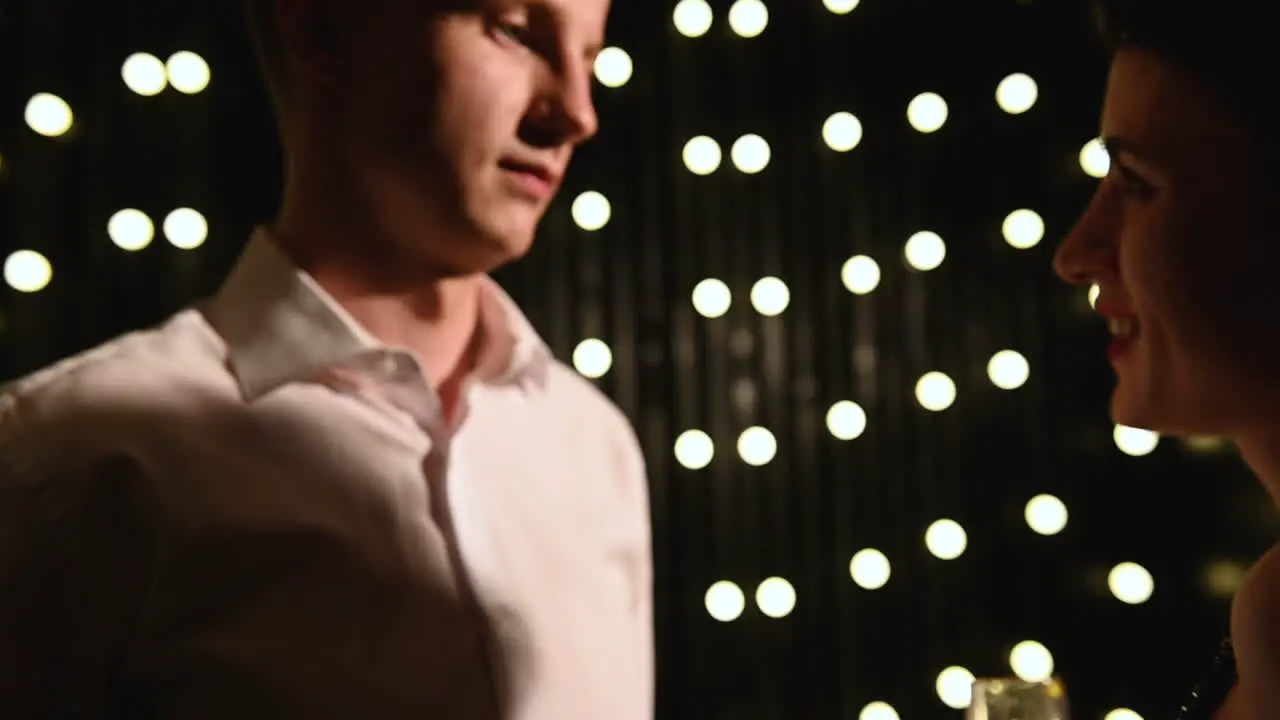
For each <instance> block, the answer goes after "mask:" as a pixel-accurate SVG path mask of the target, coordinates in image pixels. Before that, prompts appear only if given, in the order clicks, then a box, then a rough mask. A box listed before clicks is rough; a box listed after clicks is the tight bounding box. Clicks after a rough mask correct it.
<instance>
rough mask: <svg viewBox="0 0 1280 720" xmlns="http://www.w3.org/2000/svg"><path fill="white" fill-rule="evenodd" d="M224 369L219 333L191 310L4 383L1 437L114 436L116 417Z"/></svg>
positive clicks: (155, 408)
mask: <svg viewBox="0 0 1280 720" xmlns="http://www.w3.org/2000/svg"><path fill="white" fill-rule="evenodd" d="M220 374H221V375H226V373H225V371H222V370H221V359H220V350H219V347H218V341H217V339H216V336H215V335H213V334H211V333H210V332H208V330H207V325H205V324H204V320H203V317H202V316H201V315H200V314H199V312H198V311H196V310H194V309H191V310H184V311H182V312H180V313H178V314H176V315H174V316H173V317H171V318H169V319H168V320H166V321H165V322H164V323H162V324H160V325H158V326H155V327H153V328H148V329H145V330H138V331H134V332H130V333H127V334H125V335H121V336H119V337H116V338H114V339H111V340H108V341H107V342H105V343H102V344H101V345H98V346H97V347H94V348H91V349H89V350H85V351H84V352H81V353H78V354H76V355H74V356H71V357H68V358H65V359H63V360H60V361H58V362H56V363H53V364H51V365H49V366H46V367H44V368H41V369H39V370H36V371H34V372H32V373H30V374H28V375H25V376H23V377H20V378H18V379H16V380H12V381H10V382H8V383H6V384H4V385H3V386H0V443H5V442H7V443H14V442H22V441H23V439H24V438H25V439H30V438H32V437H33V436H35V435H39V434H42V433H45V432H47V431H49V430H57V431H58V433H59V434H62V435H66V436H68V437H73V436H76V435H78V434H80V432H79V430H80V428H82V427H83V428H93V429H94V431H95V432H101V433H102V434H107V435H109V434H110V431H109V429H110V428H111V427H112V426H113V425H112V421H115V420H119V419H124V418H128V417H130V416H136V415H137V414H139V413H146V412H148V411H152V412H161V411H162V410H163V409H164V408H167V407H171V406H173V405H174V403H175V402H178V401H180V400H181V398H182V397H184V394H186V395H189V393H184V391H189V390H191V389H193V388H196V387H199V386H201V385H202V384H203V385H206V386H207V385H209V384H211V382H217V381H218V380H219V375H220ZM19 436H22V437H21V438H20V437H19Z"/></svg>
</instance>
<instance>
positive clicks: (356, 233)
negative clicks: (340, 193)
mask: <svg viewBox="0 0 1280 720" xmlns="http://www.w3.org/2000/svg"><path fill="white" fill-rule="evenodd" d="M318 190H319V188H315V187H314V186H313V187H311V188H299V187H296V186H295V187H293V188H291V192H288V193H287V194H286V201H285V204H284V207H283V208H282V210H281V213H280V216H279V218H278V219H277V221H276V224H275V226H274V228H273V234H274V236H275V239H276V241H277V242H278V243H279V244H280V246H281V249H282V250H284V252H285V253H286V254H288V255H289V256H290V258H291V259H292V260H293V262H294V263H295V264H297V266H298V267H299V268H300V269H302V270H304V271H306V272H307V273H308V274H309V275H311V276H312V277H313V278H314V279H315V280H316V282H317V283H318V284H319V285H320V286H321V287H322V288H324V289H325V291H326V292H328V293H329V294H330V295H332V296H333V298H334V299H335V300H336V301H337V302H338V303H339V304H340V305H341V306H342V307H343V309H345V310H346V311H347V312H348V313H349V314H350V315H351V316H352V317H353V318H354V319H355V320H356V322H359V323H360V324H361V325H362V326H363V327H364V328H365V329H366V330H368V331H369V333H370V334H371V335H373V336H374V337H376V338H377V339H378V340H380V341H381V342H383V343H385V344H386V345H388V346H392V347H397V348H404V349H407V350H411V351H413V352H414V353H415V354H416V355H417V356H418V358H419V360H420V361H421V362H422V364H423V371H424V373H425V374H426V376H427V380H428V381H429V382H430V383H431V385H432V387H434V388H436V389H437V390H440V389H441V388H442V387H444V388H447V387H448V386H450V385H451V384H452V383H454V382H455V381H456V379H457V378H459V377H462V376H465V375H466V374H468V373H469V372H470V371H471V370H472V369H473V365H474V362H475V353H474V352H472V350H473V349H474V347H473V346H474V344H475V342H474V341H475V339H476V337H477V332H478V331H479V321H480V295H481V292H483V285H482V283H483V281H484V276H483V275H479V274H477V275H463V276H456V275H444V274H438V273H430V272H428V271H427V270H426V269H417V268H415V270H414V272H415V276H414V277H413V278H412V279H406V278H405V277H404V276H403V270H404V268H405V267H406V264H405V263H398V262H397V261H396V257H395V252H394V251H393V250H387V251H386V252H383V253H381V254H379V253H378V252H377V250H376V248H384V249H385V248H392V247H393V243H391V242H389V241H387V240H385V239H381V238H380V237H379V235H380V234H381V231H380V230H378V229H376V228H373V227H371V223H368V222H362V221H361V220H360V219H359V217H358V216H356V215H355V214H354V213H350V212H344V209H343V208H344V205H343V203H340V202H329V201H328V199H327V198H326V196H325V195H324V194H323V193H319V192H317V191H318ZM348 210H349V209H348ZM417 274H420V275H421V279H419V278H418V277H417Z"/></svg>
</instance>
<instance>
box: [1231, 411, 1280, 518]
mask: <svg viewBox="0 0 1280 720" xmlns="http://www.w3.org/2000/svg"><path fill="white" fill-rule="evenodd" d="M1232 439H1233V440H1234V442H1235V444H1236V448H1237V449H1239V451H1240V457H1241V458H1242V459H1243V460H1244V462H1245V464H1246V465H1248V466H1249V469H1250V470H1252V471H1253V474H1254V475H1256V476H1257V477H1258V480H1259V481H1261V482H1262V487H1263V488H1265V489H1266V491H1267V494H1268V495H1270V496H1271V502H1272V503H1274V504H1276V505H1280V428H1267V429H1260V430H1257V431H1255V432H1250V433H1244V434H1241V435H1240V436H1238V437H1235V438H1232Z"/></svg>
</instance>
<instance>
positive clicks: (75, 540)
mask: <svg viewBox="0 0 1280 720" xmlns="http://www.w3.org/2000/svg"><path fill="white" fill-rule="evenodd" d="M37 436H44V437H39V438H38V439H37ZM47 436H48V433H44V432H38V433H37V432H32V431H31V430H30V428H28V427H26V426H25V425H24V422H23V419H22V418H21V417H19V414H18V413H17V412H16V410H15V402H14V401H13V399H12V398H11V397H5V396H2V395H0V717H2V718H6V720H30V719H33V718H45V717H61V716H63V715H67V714H72V715H74V716H76V717H82V718H98V717H103V716H105V715H106V713H107V709H108V707H109V706H110V702H111V698H110V696H111V693H112V685H113V682H114V678H115V673H114V670H115V669H116V668H117V667H118V662H119V661H120V660H121V658H122V657H123V654H124V652H125V651H126V646H127V637H128V629H129V624H130V620H131V616H132V614H133V613H134V612H135V610H136V608H137V607H138V606H139V604H140V603H139V600H140V599H141V597H142V595H143V592H144V591H145V588H146V584H147V578H148V577H149V575H150V565H149V563H148V562H146V560H145V559H146V558H147V553H146V552H145V551H144V550H143V549H144V548H145V547H146V544H147V541H146V540H144V538H145V537H146V536H148V535H149V532H148V530H147V527H146V524H145V522H143V518H142V517H141V516H139V515H138V514H137V513H136V512H135V511H134V509H133V504H132V503H131V502H129V495H128V494H127V493H125V492H123V491H124V490H125V489H126V487H127V486H129V485H131V484H132V483H133V481H134V480H135V479H136V478H137V477H138V475H137V472H136V470H137V468H136V467H133V466H132V465H131V464H130V463H127V462H123V461H111V462H104V463H100V464H98V463H95V464H94V465H92V466H91V465H83V466H80V467H82V468H83V469H82V470H80V471H70V470H58V471H54V470H52V469H51V468H50V467H48V466H49V465H51V464H52V463H45V462H43V461H42V455H46V453H44V452H42V450H43V449H45V448H48V447H56V445H57V443H56V442H49V441H48V437H47ZM64 457H65V454H64ZM59 464H61V463H59ZM77 465H78V463H75V462H71V463H69V464H68V467H69V468H74V467H77Z"/></svg>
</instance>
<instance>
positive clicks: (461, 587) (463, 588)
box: [379, 357, 504, 705]
mask: <svg viewBox="0 0 1280 720" xmlns="http://www.w3.org/2000/svg"><path fill="white" fill-rule="evenodd" d="M406 364H408V365H412V364H413V363H412V360H411V359H410V358H406V357H402V358H399V359H398V361H391V360H385V361H384V363H383V368H382V369H383V370H388V371H390V372H388V373H387V374H386V376H385V380H384V382H383V383H381V384H380V388H379V395H380V396H381V399H382V400H383V401H384V402H386V403H387V404H389V405H391V406H393V407H395V408H396V409H397V410H399V411H400V412H403V413H404V414H405V415H407V416H408V417H409V418H410V419H411V420H412V421H413V423H414V424H415V425H416V426H417V428H418V429H419V430H420V431H421V432H423V433H425V434H426V435H427V438H428V440H429V441H430V450H429V451H428V453H427V456H426V458H425V459H424V460H423V466H422V472H423V478H424V481H425V483H426V488H427V497H428V498H429V503H430V508H429V511H430V517H431V521H432V522H433V523H435V525H436V527H437V529H439V531H440V535H441V537H442V538H444V542H445V551H446V554H447V556H448V559H449V567H450V570H451V572H452V573H453V576H454V581H455V585H456V587H457V589H458V595H459V599H460V601H461V602H462V603H463V604H464V605H465V607H466V608H467V610H468V612H470V613H472V615H473V617H474V620H475V622H476V627H478V628H479V629H480V632H481V640H482V641H483V643H484V646H485V647H486V649H488V650H489V652H486V653H485V654H484V656H485V672H486V674H487V677H486V681H487V682H488V683H489V685H490V687H491V688H492V690H493V693H494V698H495V701H496V702H497V703H499V705H501V704H502V703H503V701H504V698H503V697H502V684H501V682H500V678H499V677H498V674H497V670H496V664H495V662H494V659H493V657H492V647H493V642H494V635H493V630H492V627H491V625H490V618H489V617H488V614H487V613H486V611H485V606H484V603H483V602H482V601H481V598H480V596H479V594H478V592H477V589H476V588H477V578H476V572H475V567H476V561H477V560H479V559H482V558H477V557H476V554H477V553H480V554H483V551H482V549H481V548H477V547H476V546H477V545H478V544H479V538H478V537H474V535H473V533H474V532H476V531H478V528H474V527H467V528H460V527H459V519H460V517H465V515H466V512H465V510H466V508H467V507H468V504H467V503H463V502H460V501H459V498H458V497H457V495H456V494H455V492H454V490H455V487H456V485H455V481H456V480H457V479H458V474H459V473H458V470H459V467H460V466H459V464H458V463H457V462H455V458H454V455H453V450H454V447H455V442H454V440H455V435H456V429H455V428H450V427H447V426H446V424H445V423H444V422H443V415H442V413H441V412H440V404H439V401H438V399H437V398H436V395H435V393H434V392H432V391H431V389H430V388H429V387H428V386H427V384H426V382H425V380H424V379H423V377H422V374H421V373H420V372H419V371H417V369H416V366H413V367H407V365H406ZM470 395H471V391H470V388H468V389H467V390H466V391H464V392H463V402H464V405H465V403H466V401H467V399H468V398H469V397H470ZM465 415H466V412H465V407H464V410H463V412H462V413H460V417H465ZM464 469H465V468H464ZM473 519H474V518H473ZM472 524H474V523H472ZM468 530H471V531H473V532H472V533H468ZM469 534H472V535H473V537H471V538H468V537H467V536H468V535H469ZM464 548H466V551H464ZM468 556H470V559H471V562H468Z"/></svg>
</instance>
